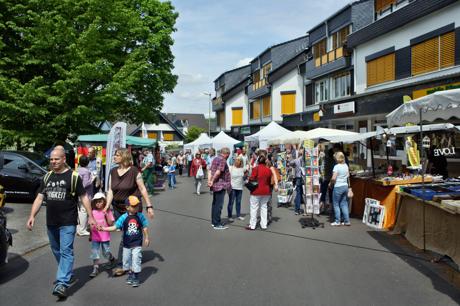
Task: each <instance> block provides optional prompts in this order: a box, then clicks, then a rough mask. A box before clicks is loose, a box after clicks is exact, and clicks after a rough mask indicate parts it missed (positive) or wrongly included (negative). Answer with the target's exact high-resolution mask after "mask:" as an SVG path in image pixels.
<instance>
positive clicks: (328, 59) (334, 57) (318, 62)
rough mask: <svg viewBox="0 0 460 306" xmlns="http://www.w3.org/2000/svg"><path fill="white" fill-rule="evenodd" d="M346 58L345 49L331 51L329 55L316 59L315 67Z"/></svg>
mask: <svg viewBox="0 0 460 306" xmlns="http://www.w3.org/2000/svg"><path fill="white" fill-rule="evenodd" d="M344 56H346V54H345V52H344V49H343V47H340V48H337V49H334V50H332V51H329V52H328V53H326V54H324V55H322V56H320V57H317V58H315V67H320V66H322V65H325V64H327V63H330V62H333V61H335V60H337V59H339V58H342V57H344Z"/></svg>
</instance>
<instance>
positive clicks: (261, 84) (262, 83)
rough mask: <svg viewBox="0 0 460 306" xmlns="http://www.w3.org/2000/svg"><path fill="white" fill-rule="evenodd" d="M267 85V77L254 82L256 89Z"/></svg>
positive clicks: (253, 86)
mask: <svg viewBox="0 0 460 306" xmlns="http://www.w3.org/2000/svg"><path fill="white" fill-rule="evenodd" d="M265 85H267V80H266V79H265V78H263V79H262V80H260V81H257V82H255V83H253V84H252V90H254V91H256V90H257V89H259V88H262V87H264V86H265Z"/></svg>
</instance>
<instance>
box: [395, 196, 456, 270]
mask: <svg viewBox="0 0 460 306" xmlns="http://www.w3.org/2000/svg"><path fill="white" fill-rule="evenodd" d="M423 203H425V204H423ZM423 205H425V247H426V249H427V250H431V251H434V252H437V253H439V254H442V255H448V256H449V257H451V258H452V260H453V261H455V263H456V264H457V265H458V264H460V231H459V230H458V229H459V228H460V215H459V214H458V213H456V212H453V211H452V210H448V209H445V208H443V207H442V206H441V204H439V203H437V202H433V201H425V202H423V201H422V199H420V198H418V197H415V196H413V195H411V194H408V193H405V192H399V204H398V206H399V212H398V216H397V218H396V223H395V226H394V229H393V231H392V234H403V235H404V236H405V237H406V239H407V240H408V241H409V242H410V243H411V244H412V245H414V246H416V247H417V248H420V249H423Z"/></svg>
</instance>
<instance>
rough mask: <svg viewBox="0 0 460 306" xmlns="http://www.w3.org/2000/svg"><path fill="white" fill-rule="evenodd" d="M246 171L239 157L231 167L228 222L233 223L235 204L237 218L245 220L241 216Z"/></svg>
mask: <svg viewBox="0 0 460 306" xmlns="http://www.w3.org/2000/svg"><path fill="white" fill-rule="evenodd" d="M244 176H245V169H244V168H243V159H241V158H239V157H237V158H236V159H235V162H234V164H233V166H231V167H230V177H231V186H232V191H231V193H230V199H229V201H228V205H227V214H228V221H229V222H233V204H234V203H235V204H236V205H235V210H236V217H237V218H238V219H240V220H244V217H242V216H241V197H242V195H243V182H244Z"/></svg>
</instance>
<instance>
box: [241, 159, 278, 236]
mask: <svg viewBox="0 0 460 306" xmlns="http://www.w3.org/2000/svg"><path fill="white" fill-rule="evenodd" d="M265 162H266V157H265V155H261V156H259V158H258V160H257V166H255V167H254V168H253V169H252V173H251V177H250V178H249V180H250V181H257V188H256V189H254V190H253V191H252V192H251V196H250V198H249V202H250V221H249V225H248V226H247V227H246V229H247V230H251V231H253V230H255V229H256V226H257V215H258V213H259V210H260V228H261V229H262V230H266V229H267V203H268V201H269V200H270V195H271V190H270V181H271V178H272V175H273V174H272V171H271V170H270V168H268V167H267V165H266V164H265ZM277 189H278V187H277V186H276V187H275V190H277Z"/></svg>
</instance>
